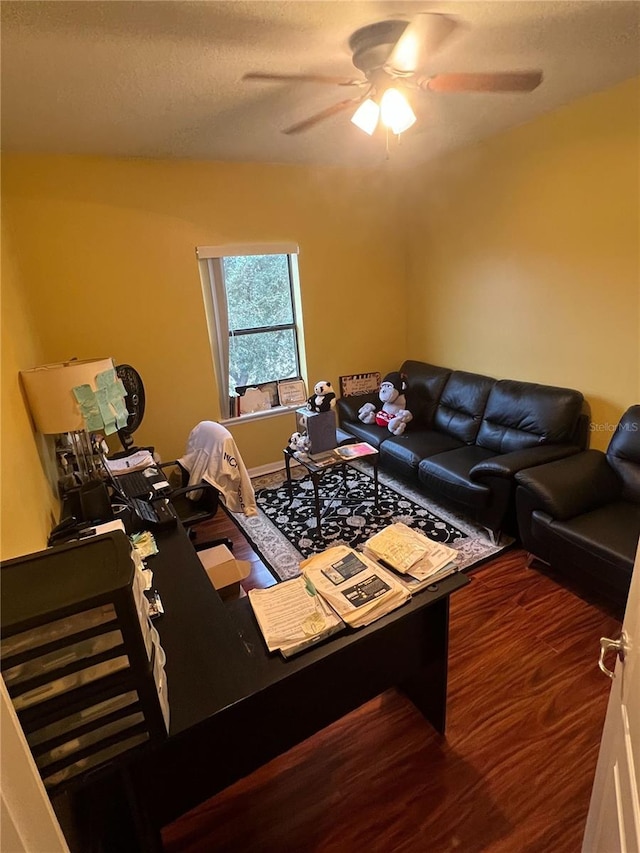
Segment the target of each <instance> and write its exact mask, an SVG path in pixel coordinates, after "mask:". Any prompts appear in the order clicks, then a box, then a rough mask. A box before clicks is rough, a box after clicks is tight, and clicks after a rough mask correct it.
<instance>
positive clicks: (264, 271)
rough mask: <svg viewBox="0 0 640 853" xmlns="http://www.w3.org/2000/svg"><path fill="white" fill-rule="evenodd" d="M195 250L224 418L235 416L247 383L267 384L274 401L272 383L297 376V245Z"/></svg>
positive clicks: (298, 375) (298, 362)
mask: <svg viewBox="0 0 640 853" xmlns="http://www.w3.org/2000/svg"><path fill="white" fill-rule="evenodd" d="M197 254H198V260H199V262H200V271H201V277H202V281H203V286H204V292H205V304H206V306H207V315H208V321H209V331H210V339H211V344H212V351H213V356H214V361H215V365H216V372H217V375H218V383H219V386H220V398H221V399H220V404H221V407H222V412H223V416H224V415H226V414H227V411H228V412H229V414H230V415H234V414H237V406H236V394H237V393H240V394H242V393H243V392H244V389H246V388H247V387H255V386H264V385H266V384H267V383H269V388H268V390H269V391H270V392H271V396H272V399H271V403H270V405H273V403H274V402H275V403H276V404H277V397H275V398H273V393H272V392H273V387H274V385H273V383H277V382H278V381H280V380H284V379H296V378H300V377H301V375H302V372H301V364H300V346H299V336H300V328H299V323H298V319H297V312H296V303H297V301H298V295H299V294H298V290H299V288H298V256H297V246H294V245H290V244H287V245H277V246H217V247H216V246H208V247H202V248H198V250H197ZM236 389H240V390H239V392H237V390H236ZM265 399H267V398H266V396H265Z"/></svg>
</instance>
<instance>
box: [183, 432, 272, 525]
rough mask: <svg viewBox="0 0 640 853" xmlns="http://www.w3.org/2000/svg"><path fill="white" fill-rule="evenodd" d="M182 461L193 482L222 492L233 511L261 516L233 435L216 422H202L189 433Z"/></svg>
mask: <svg viewBox="0 0 640 853" xmlns="http://www.w3.org/2000/svg"><path fill="white" fill-rule="evenodd" d="M178 461H179V463H180V464H181V465H182V466H183V468H186V470H187V471H188V472H189V485H190V486H195V485H197V484H198V483H201V482H202V481H203V480H204V481H205V482H206V483H211V485H212V486H215V487H216V489H218V491H219V492H220V496H221V498H222V500H223V501H224V505H225V507H226V508H227V509H228V510H230V511H231V512H241V513H243V514H244V515H247V516H249V515H257V512H258V509H257V507H256V496H255V492H254V491H253V486H252V485H251V480H250V479H249V473H248V472H247V469H246V467H245V464H244V462H243V461H242V457H241V456H240V452H239V451H238V448H237V447H236V443H235V441H234V440H233V436H232V435H231V433H230V432H229V430H228V429H225V428H224V427H223V426H221V425H220V424H218V423H216V422H215V421H201V422H200V423H199V424H198V425H197V426H196V427H194V429H193V430H191V433H190V434H189V439H188V441H187V450H186V452H185V454H184V456H183V457H182V458H180V459H179V460H178Z"/></svg>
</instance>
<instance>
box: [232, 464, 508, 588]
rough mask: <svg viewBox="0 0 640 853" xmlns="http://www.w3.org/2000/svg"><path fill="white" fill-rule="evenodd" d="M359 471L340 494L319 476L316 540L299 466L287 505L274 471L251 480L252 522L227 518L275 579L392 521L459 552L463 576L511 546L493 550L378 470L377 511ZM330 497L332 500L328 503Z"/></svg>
mask: <svg viewBox="0 0 640 853" xmlns="http://www.w3.org/2000/svg"><path fill="white" fill-rule="evenodd" d="M365 466H366V463H354V464H352V465H349V466H347V471H348V482H347V488H346V489H344V488H343V489H342V490H340V491H339V486H340V484H341V482H342V474H341V472H340V470H339V469H337V468H336V469H332V470H329V471H327V472H326V473H325V474H324V476H323V478H322V480H321V484H320V497H321V500H322V502H323V509H322V511H323V512H324V516H323V518H322V524H321V528H320V529H321V537H318V536H317V535H316V533H315V531H316V515H315V503H314V499H313V485H312V483H311V479H310V478H309V476H308V475H307V474H306V472H305V471H303V469H302V468H293V469H292V477H293V478H294V482H293V500H291V499H290V498H289V490H288V488H287V483H286V477H285V473H284V471H277V472H275V473H273V474H267V475H264V476H261V477H256V478H254V479H253V480H252V482H253V486H254V488H255V492H256V502H257V504H258V515H257V516H253V517H251V518H246V517H245V516H243V515H236V514H233V515H231V514H230V515H231V517H232V518H233V519H234V521H235V522H236V523H237V524H238V526H239V527H240V528H241V529H242V530H243V532H244V533H245V535H246V536H247V538H248V539H249V540H250V542H251V544H252V546H253V548H254V549H255V550H256V552H257V553H258V554H259V555H260V558H261V559H262V561H263V562H264V563H265V565H267V566H268V567H269V568H270V570H271V571H272V573H273V574H274V575H275V577H277V578H280V580H287V579H288V578H291V577H295V576H296V575H298V574H299V573H300V570H299V564H300V562H301V560H303V559H305V558H306V557H309V556H310V555H311V554H316V553H318V552H319V551H324V550H325V549H326V548H330V547H331V546H333V545H339V544H344V545H349V546H350V547H351V548H355V549H358V548H359V547H360V546H362V544H363V543H364V542H365V541H366V540H367V539H368V538H369V537H370V536H373V534H374V533H377V532H378V531H379V530H381V529H382V528H383V527H386V526H387V525H389V524H393V523H394V522H396V521H402V522H404V523H405V524H407V525H408V526H409V527H415V528H416V529H418V530H420V531H422V532H423V533H424V534H425V535H426V536H428V537H429V538H430V539H436V540H437V541H439V542H444V543H446V544H447V545H449V546H451V547H452V548H455V549H456V550H457V551H459V552H460V560H459V568H460V569H461V570H468V569H469V568H471V567H472V566H474V565H477V564H478V563H480V562H484V561H485V560H487V559H489V558H490V557H493V556H495V555H496V554H498V553H500V552H501V551H503V550H504V549H505V548H507V547H508V546H509V545H510V544H511V541H512V540H506V541H501V542H500V544H499V545H495V544H493V543H492V542H491V540H490V539H489V536H488V534H487V532H486V530H484V529H483V528H481V527H478V526H477V525H475V524H474V523H473V522H471V521H469V520H468V519H465V518H464V517H462V516H460V515H457V514H454V513H452V512H451V511H450V510H446V509H444V508H443V507H441V506H438V505H437V504H435V503H434V502H433V501H431V500H429V499H428V498H427V497H426V496H425V495H423V494H421V493H420V492H419V491H418V490H417V489H413V488H411V487H410V486H408V485H407V484H405V483H402V482H401V481H399V480H396V479H395V478H393V477H391V476H389V475H388V474H386V473H383V472H382V471H381V472H380V474H379V494H378V505H377V507H376V506H375V505H374V502H373V479H372V477H371V476H370V475H369V473H368V472H367V470H366V467H365ZM303 474H304V475H305V476H302V475H303ZM336 492H338V494H337V497H336V498H335V499H333V500H331V499H332V498H333V496H334V494H335V493H336Z"/></svg>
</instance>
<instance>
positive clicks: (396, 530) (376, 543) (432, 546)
mask: <svg viewBox="0 0 640 853" xmlns="http://www.w3.org/2000/svg"><path fill="white" fill-rule="evenodd" d="M364 553H365V554H367V555H368V556H369V557H371V558H372V559H373V560H376V561H378V562H379V563H381V564H382V565H383V566H386V567H387V568H389V569H391V570H392V571H394V572H398V573H399V574H400V575H401V577H400V578H399V581H400V583H402V584H404V585H405V586H406V587H407V589H409V590H411V591H412V592H418V591H419V590H421V589H423V588H424V587H426V586H429V585H430V584H433V583H436V582H437V581H439V580H441V579H442V578H444V577H446V576H447V575H450V574H452V573H453V572H455V571H456V570H457V558H458V552H457V551H456V550H455V548H450V547H449V546H448V545H443V544H442V542H434V541H433V540H432V539H429V538H428V537H427V536H425V535H424V533H421V532H420V531H419V530H414V529H413V528H411V527H408V526H407V525H406V524H403V523H402V522H400V521H399V522H396V523H395V524H390V525H389V527H385V528H384V530H381V531H380V532H379V533H376V534H375V535H374V536H372V537H371V538H370V539H368V540H367V541H366V542H365V544H364Z"/></svg>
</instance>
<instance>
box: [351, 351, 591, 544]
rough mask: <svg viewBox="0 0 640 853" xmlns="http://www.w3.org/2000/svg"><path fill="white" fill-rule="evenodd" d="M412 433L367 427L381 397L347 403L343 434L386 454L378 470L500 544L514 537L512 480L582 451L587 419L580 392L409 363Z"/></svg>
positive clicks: (406, 371) (406, 370)
mask: <svg viewBox="0 0 640 853" xmlns="http://www.w3.org/2000/svg"><path fill="white" fill-rule="evenodd" d="M401 372H402V373H403V374H405V376H406V378H407V391H406V398H407V408H408V409H409V411H410V412H411V413H412V415H413V420H412V421H411V422H410V423H409V424H408V426H407V429H406V431H405V432H404V433H403V434H402V435H400V436H394V435H392V434H391V433H390V432H389V431H388V430H387V429H386V428H385V427H379V426H376V425H374V424H372V425H367V424H363V423H362V422H361V421H359V420H358V410H359V409H360V407H361V406H362V405H364V403H366V402H372V403H374V404H376V405H377V406H380V402H379V400H378V397H377V395H375V394H372V395H362V396H357V397H341V398H340V399H339V400H338V401H337V412H338V418H339V423H340V427H341V429H342V430H344V431H345V432H346V433H348V434H350V435H353V436H354V437H355V438H357V439H359V440H361V441H368V442H369V443H370V444H372V445H374V446H375V447H377V448H378V449H379V450H380V465H381V467H382V468H383V469H385V470H388V471H389V472H390V473H393V474H395V475H397V476H399V477H401V478H403V479H405V480H407V481H409V482H411V483H413V484H416V485H419V486H420V487H421V488H422V489H423V490H424V491H425V492H427V493H429V494H432V495H433V496H434V497H435V498H436V499H440V500H444V501H445V502H450V503H451V504H452V505H453V506H454V507H456V508H458V509H461V510H462V511H463V512H465V513H466V514H467V515H468V516H471V517H472V518H474V519H475V520H476V521H477V522H478V523H479V524H481V525H482V526H483V527H486V528H487V529H488V530H489V531H490V532H491V533H492V535H493V536H494V537H496V538H497V537H498V536H499V534H500V532H501V531H502V530H505V531H506V532H512V533H515V500H514V494H515V479H514V475H515V474H516V472H517V471H520V470H521V469H523V468H530V467H532V466H534V465H540V464H542V463H545V462H550V461H551V460H554V459H559V458H562V457H565V456H570V455H571V454H574V453H578V452H579V451H580V450H581V449H583V448H584V447H586V439H587V432H588V416H587V415H586V414H585V412H584V398H583V396H582V394H581V393H580V392H579V391H573V390H571V389H568V388H556V387H552V386H549V385H537V384H534V383H530V382H516V381H513V380H509V379H502V380H496V379H492V378H491V377H489V376H482V375H480V374H476V373H467V372H465V371H461V370H448V369H447V368H444V367H438V366H435V365H432V364H427V363H425V362H421V361H411V360H409V361H405V362H404V364H403V365H402V367H401Z"/></svg>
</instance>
